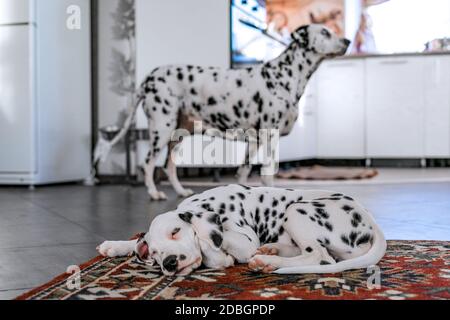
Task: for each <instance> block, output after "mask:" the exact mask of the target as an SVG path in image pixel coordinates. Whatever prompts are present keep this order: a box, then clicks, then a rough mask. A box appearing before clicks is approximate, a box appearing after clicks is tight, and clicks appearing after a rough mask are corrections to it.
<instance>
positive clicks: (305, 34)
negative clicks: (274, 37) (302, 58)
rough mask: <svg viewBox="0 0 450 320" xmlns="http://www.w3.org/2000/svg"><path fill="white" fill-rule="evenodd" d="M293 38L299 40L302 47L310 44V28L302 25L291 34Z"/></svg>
mask: <svg viewBox="0 0 450 320" xmlns="http://www.w3.org/2000/svg"><path fill="white" fill-rule="evenodd" d="M291 37H292V39H293V40H294V41H295V42H297V43H298V44H299V45H300V46H301V47H302V48H307V47H308V46H309V28H308V26H302V27H300V28H298V29H297V30H295V31H294V33H292V35H291Z"/></svg>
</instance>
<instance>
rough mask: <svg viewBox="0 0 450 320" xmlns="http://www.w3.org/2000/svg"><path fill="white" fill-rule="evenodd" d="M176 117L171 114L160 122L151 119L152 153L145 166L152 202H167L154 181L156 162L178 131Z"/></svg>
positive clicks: (159, 120)
mask: <svg viewBox="0 0 450 320" xmlns="http://www.w3.org/2000/svg"><path fill="white" fill-rule="evenodd" d="M176 126H177V121H176V116H174V115H172V114H169V115H167V116H165V117H164V118H163V119H158V121H156V120H154V119H153V118H150V119H149V130H150V151H149V154H148V157H147V160H146V166H145V184H146V186H147V189H148V194H149V195H150V197H151V199H152V200H155V201H158V200H166V199H167V196H166V195H165V194H164V192H160V191H158V189H157V188H156V185H155V181H154V175H155V168H156V162H157V160H158V157H159V155H160V154H161V151H162V150H163V148H164V147H165V146H167V145H168V144H169V141H170V138H171V136H172V131H173V130H175V129H176Z"/></svg>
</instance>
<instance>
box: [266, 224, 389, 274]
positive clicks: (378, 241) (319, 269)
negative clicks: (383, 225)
mask: <svg viewBox="0 0 450 320" xmlns="http://www.w3.org/2000/svg"><path fill="white" fill-rule="evenodd" d="M372 220H373V219H372ZM373 226H374V229H375V235H374V238H375V239H374V241H373V244H372V247H371V248H370V250H369V251H368V252H367V253H366V254H364V255H362V256H360V257H357V258H354V259H349V260H345V261H341V262H338V263H336V264H328V265H315V266H299V267H289V268H281V269H278V270H277V271H275V273H278V274H305V273H321V274H323V273H339V272H344V271H347V270H354V269H363V268H369V267H371V266H374V265H376V264H377V263H378V262H380V260H381V259H382V258H383V257H384V255H385V254H386V249H387V243H386V239H385V238H384V235H383V232H382V231H381V229H380V228H379V227H378V225H377V224H376V223H375V221H373Z"/></svg>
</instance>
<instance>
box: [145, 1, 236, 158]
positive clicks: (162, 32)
mask: <svg viewBox="0 0 450 320" xmlns="http://www.w3.org/2000/svg"><path fill="white" fill-rule="evenodd" d="M136 42H137V80H138V83H139V82H140V81H142V80H143V78H144V77H145V76H146V75H147V74H148V73H149V72H151V71H152V70H153V69H154V68H156V67H158V66H161V65H167V64H180V63H181V64H193V65H203V66H220V67H224V68H228V67H229V65H230V22H229V1H228V0H214V1H211V0H190V1H184V0H181V1H180V0H164V1H162V0H136ZM138 127H140V128H147V121H146V117H145V115H144V113H143V112H142V110H140V111H139V113H138ZM187 142H188V141H186V143H187ZM146 145H147V143H146V142H142V143H139V148H138V149H139V152H138V153H139V156H138V159H139V160H140V162H142V161H143V159H144V158H145V154H146V152H147V150H148V148H147V147H146ZM161 162H162V160H161V161H160V163H161Z"/></svg>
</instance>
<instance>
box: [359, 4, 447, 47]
mask: <svg viewBox="0 0 450 320" xmlns="http://www.w3.org/2000/svg"><path fill="white" fill-rule="evenodd" d="M367 12H368V14H369V15H370V17H371V20H372V32H373V36H374V39H375V45H376V48H377V51H378V52H380V53H402V52H422V51H424V50H425V44H426V43H428V42H429V41H432V40H435V39H438V38H446V37H450V1H449V0H390V1H388V2H385V3H382V4H380V5H376V6H372V7H369V8H368V9H367Z"/></svg>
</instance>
